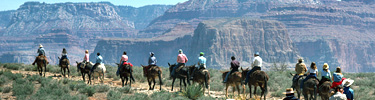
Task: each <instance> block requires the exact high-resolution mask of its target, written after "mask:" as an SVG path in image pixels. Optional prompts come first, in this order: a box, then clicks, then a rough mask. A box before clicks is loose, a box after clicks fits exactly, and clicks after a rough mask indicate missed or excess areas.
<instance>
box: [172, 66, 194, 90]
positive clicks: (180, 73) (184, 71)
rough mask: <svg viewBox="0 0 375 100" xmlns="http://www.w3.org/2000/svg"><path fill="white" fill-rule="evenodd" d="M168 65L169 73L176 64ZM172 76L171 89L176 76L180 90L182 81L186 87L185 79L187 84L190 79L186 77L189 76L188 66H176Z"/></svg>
mask: <svg viewBox="0 0 375 100" xmlns="http://www.w3.org/2000/svg"><path fill="white" fill-rule="evenodd" d="M168 65H169V72H170V74H171V73H172V70H173V67H175V66H177V65H176V64H173V65H171V64H170V63H168ZM172 78H173V81H172V89H171V90H172V91H173V86H174V81H175V80H176V78H179V79H180V90H182V82H184V86H185V88H186V80H187V82H188V85H190V80H189V79H188V78H190V74H189V69H188V67H186V66H185V67H182V68H176V70H175V74H174V77H172Z"/></svg>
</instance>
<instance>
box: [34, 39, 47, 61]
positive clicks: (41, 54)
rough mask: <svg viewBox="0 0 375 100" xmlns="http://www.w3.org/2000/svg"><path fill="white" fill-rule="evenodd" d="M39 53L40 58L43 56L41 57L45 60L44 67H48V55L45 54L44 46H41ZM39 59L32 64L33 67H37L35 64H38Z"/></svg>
mask: <svg viewBox="0 0 375 100" xmlns="http://www.w3.org/2000/svg"><path fill="white" fill-rule="evenodd" d="M37 53H38V56H41V57H43V58H44V61H43V63H44V65H46V66H47V64H48V60H47V57H46V53H45V50H44V48H43V45H42V44H39V49H38V51H37ZM37 59H38V57H36V58H35V60H34V62H33V63H32V65H35V63H36V62H37Z"/></svg>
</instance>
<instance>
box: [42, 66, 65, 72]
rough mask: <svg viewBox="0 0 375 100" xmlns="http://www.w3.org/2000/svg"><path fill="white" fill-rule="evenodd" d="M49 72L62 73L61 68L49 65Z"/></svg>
mask: <svg viewBox="0 0 375 100" xmlns="http://www.w3.org/2000/svg"><path fill="white" fill-rule="evenodd" d="M43 70H44V69H43ZM43 72H44V71H43ZM47 72H52V73H60V72H61V68H60V67H59V66H56V65H47Z"/></svg>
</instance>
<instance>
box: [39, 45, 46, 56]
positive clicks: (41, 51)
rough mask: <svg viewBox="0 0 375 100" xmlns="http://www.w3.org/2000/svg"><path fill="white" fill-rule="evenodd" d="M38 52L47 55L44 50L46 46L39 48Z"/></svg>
mask: <svg viewBox="0 0 375 100" xmlns="http://www.w3.org/2000/svg"><path fill="white" fill-rule="evenodd" d="M38 54H39V55H41V54H42V55H44V56H45V52H44V48H43V47H42V48H39V49H38Z"/></svg>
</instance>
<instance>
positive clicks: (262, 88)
mask: <svg viewBox="0 0 375 100" xmlns="http://www.w3.org/2000/svg"><path fill="white" fill-rule="evenodd" d="M259 87H260V89H261V90H262V92H260V98H259V99H260V100H262V96H263V95H264V87H263V84H259Z"/></svg>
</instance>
